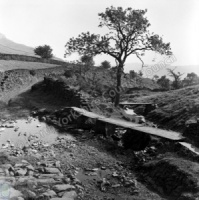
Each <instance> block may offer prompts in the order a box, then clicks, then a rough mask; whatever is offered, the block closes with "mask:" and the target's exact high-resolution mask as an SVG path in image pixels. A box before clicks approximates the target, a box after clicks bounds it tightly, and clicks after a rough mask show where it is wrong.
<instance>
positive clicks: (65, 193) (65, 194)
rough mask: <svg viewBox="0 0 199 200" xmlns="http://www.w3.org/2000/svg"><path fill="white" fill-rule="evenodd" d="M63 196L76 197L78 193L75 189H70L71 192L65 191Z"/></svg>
mask: <svg viewBox="0 0 199 200" xmlns="http://www.w3.org/2000/svg"><path fill="white" fill-rule="evenodd" d="M62 197H67V198H73V199H74V198H76V197H77V193H76V192H75V191H69V192H64V194H63V196H62Z"/></svg>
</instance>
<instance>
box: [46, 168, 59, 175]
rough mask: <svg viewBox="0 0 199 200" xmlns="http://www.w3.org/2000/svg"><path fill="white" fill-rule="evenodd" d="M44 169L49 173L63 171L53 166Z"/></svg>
mask: <svg viewBox="0 0 199 200" xmlns="http://www.w3.org/2000/svg"><path fill="white" fill-rule="evenodd" d="M44 170H45V172H46V173H49V174H60V173H61V172H60V170H59V169H57V168H52V167H51V168H50V167H46V168H45V169H44Z"/></svg>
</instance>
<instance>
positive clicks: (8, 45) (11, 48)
mask: <svg viewBox="0 0 199 200" xmlns="http://www.w3.org/2000/svg"><path fill="white" fill-rule="evenodd" d="M0 53H2V54H18V55H26V56H34V57H38V58H39V57H40V56H37V55H35V53H34V48H33V47H29V46H26V45H23V44H18V43H16V42H14V41H12V40H9V39H8V38H6V36H5V35H3V34H1V33H0ZM53 59H55V60H61V59H60V58H57V57H53Z"/></svg>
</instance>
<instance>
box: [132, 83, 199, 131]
mask: <svg viewBox="0 0 199 200" xmlns="http://www.w3.org/2000/svg"><path fill="white" fill-rule="evenodd" d="M133 101H135V102H136V101H137V102H154V103H156V104H158V108H157V109H155V110H154V111H152V112H150V113H149V114H148V116H147V117H148V119H150V120H152V121H154V122H156V123H158V124H159V125H161V126H163V127H165V128H168V129H173V130H179V131H184V129H185V122H187V121H188V120H196V118H198V117H199V85H195V86H190V87H186V88H183V89H179V90H173V91H168V92H159V93H155V94H150V95H148V96H144V97H143V96H140V97H137V98H134V99H133Z"/></svg>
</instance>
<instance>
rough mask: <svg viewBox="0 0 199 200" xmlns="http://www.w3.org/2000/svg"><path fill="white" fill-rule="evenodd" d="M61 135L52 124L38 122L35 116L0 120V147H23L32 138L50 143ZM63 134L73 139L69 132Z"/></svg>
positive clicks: (46, 143)
mask: <svg viewBox="0 0 199 200" xmlns="http://www.w3.org/2000/svg"><path fill="white" fill-rule="evenodd" d="M62 135H63V134H61V133H59V131H58V130H57V129H55V128H54V127H53V126H49V125H47V124H46V123H44V122H40V121H39V120H38V119H37V118H32V117H28V118H27V119H17V120H4V119H1V120H0V148H7V147H9V146H13V147H23V146H26V145H27V144H28V143H29V142H31V141H32V140H34V141H35V142H36V141H42V142H43V143H44V144H45V145H50V144H52V143H53V142H54V141H55V140H56V138H57V137H58V136H62ZM64 136H65V137H67V138H68V139H71V140H73V139H74V138H73V136H72V135H70V134H64Z"/></svg>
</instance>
